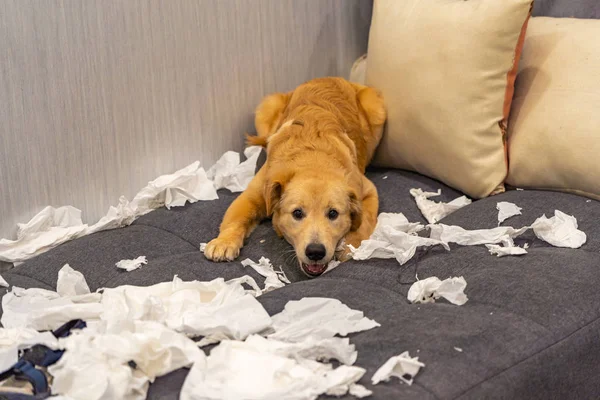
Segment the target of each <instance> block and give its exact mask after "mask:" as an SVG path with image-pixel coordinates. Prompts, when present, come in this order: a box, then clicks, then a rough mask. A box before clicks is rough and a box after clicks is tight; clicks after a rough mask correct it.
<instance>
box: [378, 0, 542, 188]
mask: <svg viewBox="0 0 600 400" xmlns="http://www.w3.org/2000/svg"><path fill="white" fill-rule="evenodd" d="M531 7H532V0H468V1H465V0H402V1H398V0H375V2H374V8H373V21H372V24H371V32H370V37H369V49H368V51H369V59H368V68H367V84H368V85H371V86H374V87H376V88H378V89H379V90H381V91H382V93H383V96H384V98H385V102H386V107H387V110H388V121H387V127H386V130H385V132H384V136H383V139H382V141H381V144H380V146H379V149H378V151H377V154H376V156H375V160H374V164H375V165H378V166H385V167H395V168H403V169H409V170H414V171H417V172H420V173H422V174H424V175H428V176H430V177H433V178H436V179H438V180H440V181H442V182H444V183H446V184H448V185H450V186H452V187H454V188H457V189H459V190H461V191H463V192H464V193H466V194H467V195H469V196H472V197H476V198H480V197H485V196H488V195H490V194H492V193H497V192H501V191H503V190H504V186H503V181H504V179H505V177H506V174H507V170H508V169H507V164H506V155H505V154H506V153H505V146H504V144H505V143H504V142H505V139H506V138H505V135H506V121H507V118H508V112H509V110H510V103H511V100H512V94H513V84H514V77H515V75H516V71H517V64H518V60H519V55H520V50H521V46H522V42H523V39H524V34H525V31H526V27H527V20H528V19H529V15H530V13H531Z"/></svg>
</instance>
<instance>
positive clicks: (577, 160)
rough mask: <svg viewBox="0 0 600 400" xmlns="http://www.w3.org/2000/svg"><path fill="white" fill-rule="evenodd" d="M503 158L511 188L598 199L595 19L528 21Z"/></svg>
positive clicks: (599, 61) (599, 39)
mask: <svg viewBox="0 0 600 400" xmlns="http://www.w3.org/2000/svg"><path fill="white" fill-rule="evenodd" d="M370 61H371V60H370V59H369V62H370ZM509 159H510V171H509V174H508V178H507V180H506V181H507V183H509V184H511V185H514V186H517V187H525V188H538V189H553V190H563V191H569V192H574V193H579V194H583V195H586V196H589V197H593V198H595V199H598V200H600V21H597V20H578V19H570V18H560V19H559V18H546V17H537V18H532V19H531V22H530V25H529V30H528V32H527V37H526V40H525V47H524V51H523V58H522V60H521V66H520V72H519V75H518V78H517V84H516V92H515V98H514V101H513V107H512V112H511V118H510V124H509Z"/></svg>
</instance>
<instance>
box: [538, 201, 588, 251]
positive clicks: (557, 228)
mask: <svg viewBox="0 0 600 400" xmlns="http://www.w3.org/2000/svg"><path fill="white" fill-rule="evenodd" d="M531 227H532V228H533V232H534V233H535V236H537V237H538V238H539V239H541V240H543V241H545V242H548V243H550V244H551V245H552V246H556V247H569V248H572V249H577V248H579V247H581V246H582V245H583V244H584V243H585V242H586V241H587V236H586V234H585V233H584V232H582V231H581V230H579V229H578V227H577V219H576V218H575V217H573V216H571V215H567V214H565V213H564V212H562V211H559V210H555V211H554V216H553V217H551V218H547V217H546V215H542V216H541V217H540V218H538V219H536V220H535V221H534V223H533V224H532V225H531Z"/></svg>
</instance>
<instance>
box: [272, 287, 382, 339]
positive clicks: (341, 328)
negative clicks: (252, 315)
mask: <svg viewBox="0 0 600 400" xmlns="http://www.w3.org/2000/svg"><path fill="white" fill-rule="evenodd" d="M272 320H273V324H272V330H273V331H274V332H272V333H270V334H268V336H267V337H268V338H270V339H276V340H280V341H284V342H301V341H303V340H306V339H307V338H313V339H327V338H332V337H334V336H335V335H340V336H346V335H348V334H349V333H353V332H360V331H365V330H369V329H372V328H375V327H378V326H381V325H380V324H379V323H377V322H375V321H373V320H372V319H369V318H367V317H365V316H364V314H363V312H362V311H358V310H352V309H351V308H349V307H348V306H347V305H345V304H343V303H342V302H341V301H339V300H336V299H329V298H322V297H305V298H303V299H301V300H298V301H289V302H288V303H287V304H286V305H285V307H284V309H283V311H281V312H280V313H279V314H276V315H274V316H273V317H272Z"/></svg>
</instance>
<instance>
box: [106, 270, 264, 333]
mask: <svg viewBox="0 0 600 400" xmlns="http://www.w3.org/2000/svg"><path fill="white" fill-rule="evenodd" d="M102 305H103V313H102V316H101V318H102V320H103V321H106V322H107V323H108V326H109V327H110V326H120V325H123V324H125V325H126V324H128V323H129V321H131V320H151V321H156V322H160V323H164V324H165V325H166V326H167V327H169V328H171V329H173V330H175V331H177V332H182V333H185V334H186V335H188V336H191V337H196V336H205V339H206V340H205V341H204V342H203V344H208V343H214V342H215V341H218V340H221V339H222V338H230V339H237V340H240V339H245V338H246V337H247V336H248V335H250V334H253V333H256V332H260V331H262V330H264V329H265V328H267V327H269V326H270V325H271V318H270V317H269V314H267V312H266V311H265V309H264V308H263V306H262V305H261V304H260V303H259V302H258V301H257V300H256V299H255V298H254V296H253V295H251V294H248V293H246V290H245V289H244V288H243V287H242V285H241V283H239V281H235V282H225V281H224V280H223V279H222V278H217V279H214V280H212V281H209V282H199V281H190V282H184V281H182V280H181V279H179V278H178V277H177V276H175V278H173V281H172V282H163V283H159V284H156V285H152V286H147V287H141V286H128V285H125V286H119V287H116V288H112V289H104V293H103V294H102Z"/></svg>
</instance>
